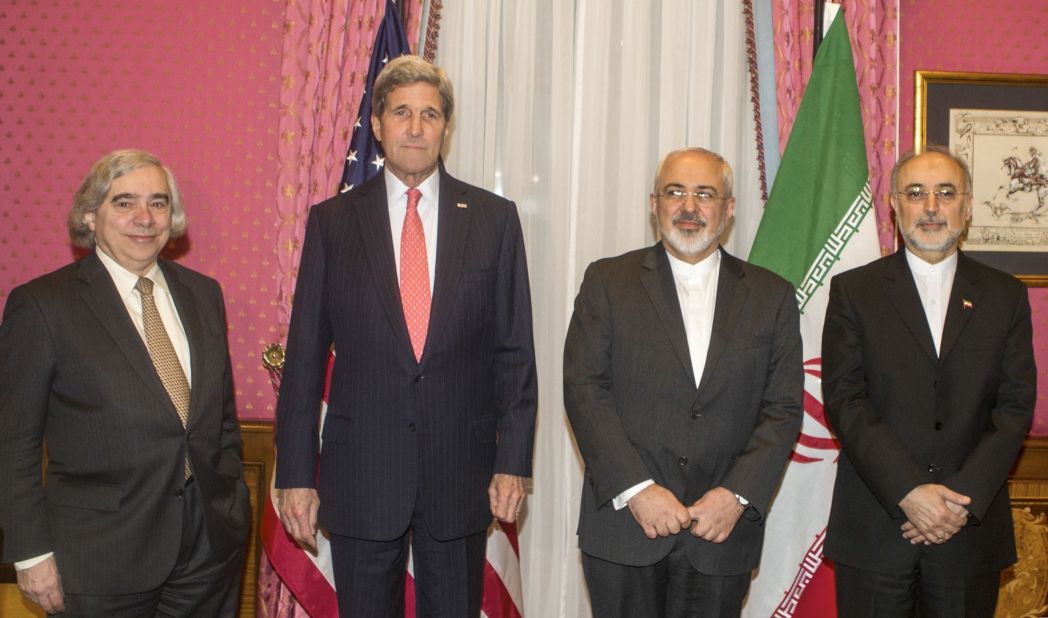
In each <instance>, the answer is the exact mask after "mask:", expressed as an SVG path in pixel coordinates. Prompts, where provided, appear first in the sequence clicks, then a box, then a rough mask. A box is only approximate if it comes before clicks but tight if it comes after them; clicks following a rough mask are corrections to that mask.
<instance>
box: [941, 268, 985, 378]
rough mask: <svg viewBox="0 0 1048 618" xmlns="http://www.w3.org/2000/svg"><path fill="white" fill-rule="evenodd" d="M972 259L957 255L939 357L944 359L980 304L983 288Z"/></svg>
mask: <svg viewBox="0 0 1048 618" xmlns="http://www.w3.org/2000/svg"><path fill="white" fill-rule="evenodd" d="M978 284H979V281H978V278H977V274H976V272H975V271H974V270H973V269H972V265H971V261H970V260H969V258H968V257H967V256H965V255H964V254H963V253H962V254H959V255H958V256H957V273H956V274H955V275H954V277H953V289H952V290H951V291H950V304H949V305H947V306H946V322H945V323H944V324H943V329H942V341H941V342H940V344H939V349H940V353H939V358H940V360H941V359H944V358H946V355H947V354H949V353H950V350H951V349H952V348H953V344H954V343H956V342H957V339H958V338H959V337H960V335H961V332H962V331H963V330H964V326H965V325H966V324H967V323H968V318H970V317H971V316H972V313H973V312H974V311H975V308H976V307H978V306H979V297H980V295H981V294H982V289H981V288H980V287H979V285H978Z"/></svg>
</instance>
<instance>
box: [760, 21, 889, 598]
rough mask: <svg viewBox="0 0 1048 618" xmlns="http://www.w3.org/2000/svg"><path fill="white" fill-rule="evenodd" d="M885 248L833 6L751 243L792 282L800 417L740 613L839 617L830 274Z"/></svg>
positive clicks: (845, 44)
mask: <svg viewBox="0 0 1048 618" xmlns="http://www.w3.org/2000/svg"><path fill="white" fill-rule="evenodd" d="M877 257H879V250H878V244H877V233H876V224H875V221H874V213H873V209H872V203H871V191H870V183H869V169H868V167H867V165H866V149H865V146H864V142H863V132H862V117H861V114H860V111H859V92H858V88H857V86H856V81H855V69H854V65H853V63H852V51H851V43H850V41H849V40H848V31H847V29H846V28H845V24H844V15H843V14H838V15H837V17H836V19H835V20H834V22H833V25H832V26H831V27H830V29H829V32H828V33H827V34H826V38H825V39H824V40H823V43H822V45H821V46H820V47H819V51H818V54H817V55H816V57H815V63H814V65H813V67H812V75H811V80H810V81H809V82H808V86H807V90H806V91H805V93H804V99H803V101H802V102H801V106H800V109H799V110H798V112H797V118H796V121H795V123H794V125H793V130H792V132H791V134H790V138H789V142H788V143H787V145H786V151H785V152H784V153H783V156H782V163H781V166H780V167H779V171H778V174H777V175H776V178H775V184H774V186H773V187H772V191H771V196H770V197H769V199H768V203H767V205H766V207H765V210H764V216H763V217H762V218H761V223H760V228H759V229H758V230H757V236H756V238H755V239H754V244H753V249H752V250H751V252H750V257H749V259H750V261H751V262H753V263H754V264H758V265H760V266H764V267H765V268H769V269H771V270H773V271H775V272H776V273H778V274H779V275H781V276H782V277H784V278H786V279H787V280H789V281H790V282H791V283H793V284H794V286H796V288H797V305H798V306H799V307H800V310H801V335H802V337H803V339H804V373H805V382H804V425H803V427H802V429H801V434H800V437H799V438H798V441H797V444H796V446H795V447H794V450H793V453H792V454H791V457H790V462H789V464H788V466H787V468H786V475H785V478H784V479H783V482H782V487H781V489H780V490H779V494H778V496H777V497H776V498H775V501H774V503H773V504H772V507H771V511H770V512H769V514H768V517H767V519H766V522H767V523H766V526H767V529H766V531H765V535H764V552H763V555H762V559H761V565H760V570H759V572H758V575H757V578H756V579H755V580H754V581H753V585H752V587H751V590H750V595H749V599H748V601H747V604H746V607H745V609H744V611H743V615H744V616H747V617H753V618H768V617H776V618H780V617H782V618H785V617H797V618H800V617H813V616H826V617H832V616H836V604H835V601H834V593H833V573H832V571H831V570H829V568H828V567H827V565H825V564H824V563H823V559H822V547H823V542H824V540H825V538H826V521H827V517H828V515H829V511H830V497H831V495H832V493H833V481H834V477H835V475H836V472H837V457H838V454H839V451H838V446H837V443H836V441H835V440H834V438H833V435H832V434H831V433H830V430H829V428H828V426H827V424H826V417H825V415H824V414H823V407H822V351H821V348H822V343H821V339H822V323H823V319H824V317H825V313H826V301H827V296H828V295H829V283H830V278H831V277H833V275H835V274H837V273H840V272H844V271H846V270H850V269H852V268H855V267H857V266H861V265H863V264H865V263H867V262H869V261H871V260H873V259H876V258H877Z"/></svg>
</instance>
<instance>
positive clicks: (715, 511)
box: [629, 485, 743, 543]
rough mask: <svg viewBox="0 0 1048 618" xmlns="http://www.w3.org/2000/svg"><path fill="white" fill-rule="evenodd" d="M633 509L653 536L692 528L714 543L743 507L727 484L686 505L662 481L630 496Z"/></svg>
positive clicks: (731, 526) (724, 534) (729, 528)
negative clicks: (661, 483) (662, 484)
mask: <svg viewBox="0 0 1048 618" xmlns="http://www.w3.org/2000/svg"><path fill="white" fill-rule="evenodd" d="M629 509H630V513H632V514H633V518H634V519H635V520H636V521H637V524H638V525H640V527H641V528H642V529H643V530H644V536H646V537H648V538H649V539H654V538H657V537H660V536H669V535H671V534H677V533H679V532H680V531H681V530H686V529H688V528H690V529H691V534H692V535H693V536H695V537H697V538H700V539H704V540H706V541H710V542H711V543H723V542H724V540H725V539H727V538H728V536H729V535H730V534H731V531H732V530H733V529H734V528H735V524H736V523H737V522H738V521H739V517H740V516H741V515H742V511H743V509H742V506H741V505H740V504H739V502H738V500H736V498H735V494H733V493H731V492H730V491H728V490H727V489H725V488H723V487H715V488H713V489H711V490H709V491H708V492H706V494H705V495H703V496H702V497H701V498H699V499H698V500H697V501H696V502H695V504H692V505H691V506H689V507H685V506H684V505H683V504H681V502H680V501H679V500H677V497H676V496H674V495H673V493H672V492H670V491H669V490H668V489H666V488H665V487H662V486H660V485H649V486H648V487H646V488H644V490H643V491H641V492H640V493H638V494H637V495H635V496H633V497H632V498H630V501H629Z"/></svg>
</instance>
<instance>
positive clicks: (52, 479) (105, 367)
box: [0, 253, 250, 594]
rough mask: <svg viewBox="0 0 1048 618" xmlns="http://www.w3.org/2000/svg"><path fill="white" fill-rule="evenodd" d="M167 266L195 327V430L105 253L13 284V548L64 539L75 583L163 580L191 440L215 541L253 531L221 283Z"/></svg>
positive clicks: (1, 380)
mask: <svg viewBox="0 0 1048 618" xmlns="http://www.w3.org/2000/svg"><path fill="white" fill-rule="evenodd" d="M160 266H161V269H162V270H163V272H164V277H165V278H166V279H167V282H168V287H169V288H170V290H171V294H172V297H173V298H174V301H175V306H176V308H177V309H178V314H179V317H180V318H181V320H182V326H183V327H184V329H185V332H186V336H187V337H188V339H189V348H190V357H191V363H192V384H191V388H192V396H191V400H190V409H189V425H188V431H185V430H183V428H182V424H181V422H180V421H179V418H178V413H177V412H176V411H175V407H174V405H173V404H172V403H171V400H170V398H169V397H168V395H167V391H165V390H164V386H163V384H162V383H161V382H160V378H159V377H158V376H157V373H156V370H155V369H153V365H152V362H151V361H150V358H149V352H148V351H147V349H146V345H145V342H144V341H143V340H142V337H141V336H140V335H139V334H138V331H137V330H136V329H135V327H134V325H133V324H132V322H131V318H130V317H129V316H128V313H127V309H126V308H125V307H124V304H123V301H122V300H121V299H120V298H119V296H118V295H117V291H116V287H115V285H114V284H113V280H112V278H111V277H110V276H109V273H108V271H106V269H105V266H104V265H103V264H102V262H101V261H100V260H99V258H98V256H97V255H96V254H95V253H91V254H90V255H88V256H87V257H85V258H83V259H81V260H80V261H78V262H75V263H73V264H70V265H68V266H66V267H64V268H61V269H59V270H57V271H55V272H53V273H51V274H49V275H45V276H43V277H40V278H39V279H35V280H33V281H31V282H29V283H27V284H25V285H23V286H20V287H18V288H15V289H14V290H12V291H11V294H10V296H9V297H8V301H7V306H6V308H5V310H4V321H3V324H0V527H2V528H3V530H4V560H5V561H18V560H25V559H28V558H32V557H34V556H38V555H41V554H44V553H46V552H49V551H54V552H55V560H56V562H57V565H58V570H59V573H60V575H61V577H62V586H63V588H64V590H65V591H66V592H70V593H79V594H123V593H131V592H140V591H143V590H148V589H152V588H155V587H157V586H159V585H161V584H162V583H163V581H164V579H165V578H166V577H167V576H168V575H169V574H170V573H171V570H172V568H173V567H174V564H175V559H176V557H177V555H178V550H179V543H180V540H181V532H182V514H183V504H182V498H181V490H182V487H183V485H184V479H183V458H184V457H185V454H186V452H187V449H188V454H189V460H190V465H191V467H192V470H193V474H194V478H195V482H196V483H198V485H199V487H200V493H201V495H202V496H203V497H204V502H205V513H206V524H207V531H208V538H209V540H210V542H211V546H212V548H213V550H214V551H215V552H216V554H217V555H218V556H219V557H224V556H228V555H229V554H230V553H231V552H232V551H233V550H235V549H237V548H238V547H239V546H240V545H241V544H242V543H243V541H244V539H245V537H246V535H247V529H248V517H249V510H250V504H249V499H248V491H247V486H246V485H245V484H244V482H243V481H242V480H241V472H242V464H241V459H240V429H239V425H238V423H237V417H236V406H235V404H234V398H233V380H232V374H231V369H230V364H229V353H228V349H227V346H226V321H225V309H224V305H223V301H222V293H221V290H220V288H219V286H218V283H217V282H216V281H214V280H213V279H209V278H207V277H204V276H203V275H200V274H198V273H195V272H193V271H191V270H189V269H187V268H184V267H182V266H179V265H177V264H174V263H171V262H164V261H161V263H160ZM42 441H46V443H47V451H48V466H47V478H46V484H45V485H41V473H40V463H41V460H42V452H41V442H42Z"/></svg>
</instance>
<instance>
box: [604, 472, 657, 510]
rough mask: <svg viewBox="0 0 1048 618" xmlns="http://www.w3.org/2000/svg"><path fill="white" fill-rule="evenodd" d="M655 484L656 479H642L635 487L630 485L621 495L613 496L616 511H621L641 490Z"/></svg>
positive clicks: (612, 500)
mask: <svg viewBox="0 0 1048 618" xmlns="http://www.w3.org/2000/svg"><path fill="white" fill-rule="evenodd" d="M654 484H655V481H653V480H651V479H648V480H646V481H641V482H640V483H637V484H636V485H634V486H633V487H630V488H629V489H627V490H626V491H624V492H622V493H621V494H619V495H617V496H615V497H614V498H612V499H611V506H613V507H615V510H616V511H621V510H622V509H623V508H625V507H626V505H627V504H628V503H629V501H630V498H632V497H633V496H636V495H637V494H639V493H640V492H642V491H644V490H645V489H647V488H648V487H650V486H652V485H654Z"/></svg>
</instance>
